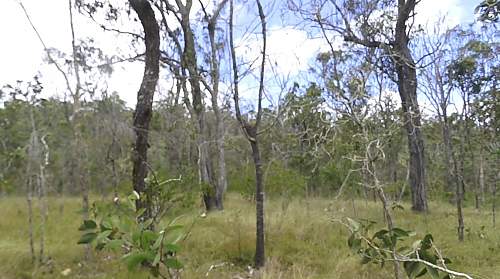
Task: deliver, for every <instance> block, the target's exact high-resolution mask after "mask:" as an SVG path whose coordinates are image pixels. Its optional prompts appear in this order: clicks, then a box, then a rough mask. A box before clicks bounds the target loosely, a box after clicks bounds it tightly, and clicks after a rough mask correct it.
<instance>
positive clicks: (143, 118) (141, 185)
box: [129, 0, 160, 219]
mask: <svg viewBox="0 0 500 279" xmlns="http://www.w3.org/2000/svg"><path fill="white" fill-rule="evenodd" d="M129 3H130V5H131V6H132V9H134V11H135V12H136V13H137V15H138V16H139V19H140V21H141V24H142V27H143V29H144V34H145V43H146V63H145V67H144V75H143V78H142V83H141V87H140V88H139V92H138V93H137V105H136V107H135V112H134V131H135V135H136V138H135V145H134V150H133V155H132V161H133V171H132V182H133V187H134V190H135V191H136V192H137V193H138V194H139V195H141V199H139V200H137V208H138V209H139V208H144V209H146V211H145V213H144V216H143V217H144V218H143V219H146V218H149V217H151V208H150V204H149V201H150V196H151V193H150V192H149V188H148V187H147V185H146V183H145V182H144V179H145V178H146V177H147V175H148V165H147V164H148V163H147V153H148V147H149V146H148V133H149V123H150V121H151V115H152V110H153V95H154V92H155V87H156V83H157V82H158V76H159V71H160V64H159V61H160V33H159V26H158V23H157V21H156V18H155V14H154V11H153V9H152V8H151V5H150V4H149V1H147V0H129ZM142 197H145V198H144V199H143V198H142Z"/></svg>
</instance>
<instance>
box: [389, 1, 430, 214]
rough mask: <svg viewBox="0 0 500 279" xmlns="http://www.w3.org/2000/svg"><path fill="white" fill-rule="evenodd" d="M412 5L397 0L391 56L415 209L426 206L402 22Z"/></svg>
mask: <svg viewBox="0 0 500 279" xmlns="http://www.w3.org/2000/svg"><path fill="white" fill-rule="evenodd" d="M415 5H416V3H415V1H414V0H408V1H402V0H399V4H398V19H397V22H396V31H395V42H394V47H393V54H392V57H393V59H394V62H395V66H396V73H397V78H398V79H397V83H398V91H399V96H400V98H401V106H402V109H403V113H404V121H405V128H406V133H407V137H408V150H409V153H410V186H411V187H410V189H411V196H412V209H413V210H414V211H417V212H425V211H427V208H428V206H427V190H426V185H425V158H424V141H423V137H422V133H421V131H420V127H421V115H420V109H419V105H418V101H417V73H416V65H415V61H414V60H413V57H412V55H411V51H410V49H409V47H408V42H409V38H408V33H407V30H406V22H407V20H408V19H409V16H410V13H411V12H412V11H413V10H414V9H415Z"/></svg>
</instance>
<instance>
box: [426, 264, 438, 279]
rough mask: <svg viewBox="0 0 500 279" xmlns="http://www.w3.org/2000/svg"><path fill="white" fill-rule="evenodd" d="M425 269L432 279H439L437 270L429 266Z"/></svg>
mask: <svg viewBox="0 0 500 279" xmlns="http://www.w3.org/2000/svg"><path fill="white" fill-rule="evenodd" d="M426 269H427V272H428V273H429V275H430V276H431V277H432V279H439V272H438V271H437V269H435V268H433V267H430V266H427V267H426Z"/></svg>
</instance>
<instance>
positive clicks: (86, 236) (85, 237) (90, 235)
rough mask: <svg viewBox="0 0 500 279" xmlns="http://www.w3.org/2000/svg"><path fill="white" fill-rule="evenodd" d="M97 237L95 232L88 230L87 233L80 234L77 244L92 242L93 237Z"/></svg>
mask: <svg viewBox="0 0 500 279" xmlns="http://www.w3.org/2000/svg"><path fill="white" fill-rule="evenodd" d="M96 237H97V234H96V233H94V232H89V233H86V234H84V235H82V237H80V240H78V242H77V243H78V244H89V243H90V242H92V241H93V240H94V239H95V238H96Z"/></svg>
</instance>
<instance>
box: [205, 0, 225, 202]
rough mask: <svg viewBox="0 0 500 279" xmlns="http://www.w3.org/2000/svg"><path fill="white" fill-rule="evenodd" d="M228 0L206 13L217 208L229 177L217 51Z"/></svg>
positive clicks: (222, 197)
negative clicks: (221, 17)
mask: <svg viewBox="0 0 500 279" xmlns="http://www.w3.org/2000/svg"><path fill="white" fill-rule="evenodd" d="M226 2H227V0H223V1H222V2H220V3H219V5H218V6H217V8H216V11H215V12H214V14H213V15H212V16H211V17H209V16H208V15H206V17H207V20H208V37H209V40H210V48H211V57H210V62H211V63H210V68H211V69H210V70H211V71H210V76H211V80H212V89H211V92H210V93H211V96H212V109H213V111H214V115H215V126H216V127H215V137H216V145H217V153H218V177H217V185H216V189H215V206H216V207H217V209H219V210H222V209H224V203H223V200H224V193H225V192H226V189H227V179H226V156H225V149H224V130H225V129H224V117H223V116H222V114H221V111H220V108H219V103H218V97H219V79H220V70H219V59H218V53H217V43H216V41H215V39H216V37H215V35H216V33H215V31H216V29H217V19H218V17H219V13H220V10H221V9H222V8H223V7H224V5H225V4H226Z"/></svg>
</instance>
